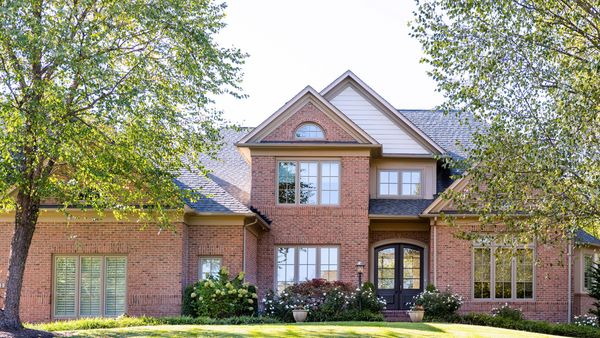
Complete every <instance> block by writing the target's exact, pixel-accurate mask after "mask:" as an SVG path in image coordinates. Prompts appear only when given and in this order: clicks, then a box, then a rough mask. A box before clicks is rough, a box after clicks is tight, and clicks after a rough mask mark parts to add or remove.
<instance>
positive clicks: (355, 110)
mask: <svg viewBox="0 0 600 338" xmlns="http://www.w3.org/2000/svg"><path fill="white" fill-rule="evenodd" d="M320 94H321V95H322V96H323V98H324V99H325V100H327V101H328V102H331V104H333V105H334V106H336V107H337V108H338V109H339V110H340V111H341V112H343V113H344V114H345V115H346V116H348V117H349V118H350V119H352V120H353V121H354V122H355V123H356V124H357V125H358V126H360V127H361V128H362V129H363V130H364V131H366V132H367V133H369V135H371V136H372V137H373V138H374V139H375V140H377V141H378V143H380V144H381V145H382V146H383V150H382V151H383V153H384V154H388V155H432V154H444V153H445V152H446V151H445V150H444V149H443V148H442V147H441V146H440V145H438V144H437V143H436V142H435V141H433V140H432V139H431V138H430V137H429V136H428V135H427V134H425V133H424V132H423V131H421V130H420V129H419V128H417V127H416V126H415V125H414V124H413V123H412V122H411V121H410V120H409V119H408V118H406V116H404V115H402V114H401V113H399V112H398V111H397V110H396V109H395V108H394V107H393V106H392V105H391V104H389V103H388V102H387V101H386V100H385V99H383V98H382V97H381V96H380V95H379V94H377V93H376V92H375V91H374V90H373V89H371V87H369V86H368V85H367V84H366V83H364V82H363V81H362V80H361V79H360V78H359V77H358V76H356V75H355V74H354V73H353V72H351V71H349V70H348V71H346V72H345V73H344V74H342V75H341V76H340V77H338V78H337V79H336V80H335V81H333V82H332V83H331V84H330V85H328V86H327V87H325V89H323V90H322V91H321V93H320Z"/></svg>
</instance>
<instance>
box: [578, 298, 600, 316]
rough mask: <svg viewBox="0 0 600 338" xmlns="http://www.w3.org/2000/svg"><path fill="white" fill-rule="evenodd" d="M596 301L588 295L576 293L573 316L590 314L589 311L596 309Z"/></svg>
mask: <svg viewBox="0 0 600 338" xmlns="http://www.w3.org/2000/svg"><path fill="white" fill-rule="evenodd" d="M595 301H596V300H595V299H594V298H592V297H590V296H589V295H588V294H587V293H576V294H575V297H573V315H575V316H580V315H585V314H589V312H588V311H589V310H590V309H592V308H594V302H595Z"/></svg>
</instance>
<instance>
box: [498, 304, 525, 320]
mask: <svg viewBox="0 0 600 338" xmlns="http://www.w3.org/2000/svg"><path fill="white" fill-rule="evenodd" d="M492 317H501V318H506V319H510V320H523V311H522V310H521V309H516V308H512V307H510V305H508V303H505V304H504V305H502V306H501V307H498V308H496V307H495V308H492Z"/></svg>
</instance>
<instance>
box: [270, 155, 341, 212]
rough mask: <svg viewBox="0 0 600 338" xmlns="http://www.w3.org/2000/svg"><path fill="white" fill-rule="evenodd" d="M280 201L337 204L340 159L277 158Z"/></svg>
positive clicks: (287, 202)
mask: <svg viewBox="0 0 600 338" xmlns="http://www.w3.org/2000/svg"><path fill="white" fill-rule="evenodd" d="M277 184H278V186H277V192H278V197H277V198H278V203H279V204H313V205H314V204H324V205H330V204H334V205H335V204H339V202H340V197H339V195H340V162H339V161H314V160H311V161H279V163H278V182H277Z"/></svg>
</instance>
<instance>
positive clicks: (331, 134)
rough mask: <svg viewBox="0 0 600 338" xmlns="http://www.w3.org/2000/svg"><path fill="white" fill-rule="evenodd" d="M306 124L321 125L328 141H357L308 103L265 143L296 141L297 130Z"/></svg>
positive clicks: (273, 132) (269, 136) (268, 136)
mask: <svg viewBox="0 0 600 338" xmlns="http://www.w3.org/2000/svg"><path fill="white" fill-rule="evenodd" d="M305 122H314V123H316V124H318V125H320V126H321V128H323V131H324V132H325V140H327V141H337V142H340V141H343V142H352V141H356V140H355V139H354V138H353V137H352V136H350V135H349V134H348V133H347V132H346V131H345V130H344V129H342V128H341V127H340V126H339V125H338V124H337V123H335V122H333V121H332V120H331V119H330V118H329V117H328V116H327V115H325V113H323V112H322V111H320V110H319V108H317V107H316V106H315V105H314V104H312V103H307V104H306V105H305V106H304V107H302V108H300V109H299V110H298V111H297V112H296V113H294V115H292V116H291V117H290V118H288V119H287V120H286V121H285V122H283V123H282V124H281V125H280V126H279V127H277V129H276V130H274V131H272V132H271V133H270V134H269V135H267V136H266V137H265V138H264V139H263V141H271V142H272V141H295V140H296V139H295V137H294V136H295V135H294V133H295V131H296V129H297V128H298V126H300V125H301V124H302V123H305Z"/></svg>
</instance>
